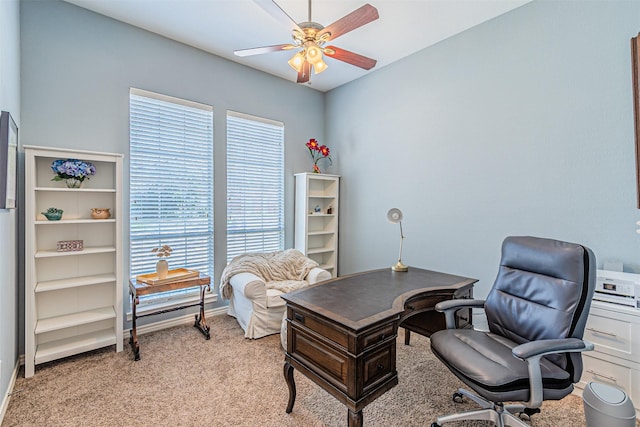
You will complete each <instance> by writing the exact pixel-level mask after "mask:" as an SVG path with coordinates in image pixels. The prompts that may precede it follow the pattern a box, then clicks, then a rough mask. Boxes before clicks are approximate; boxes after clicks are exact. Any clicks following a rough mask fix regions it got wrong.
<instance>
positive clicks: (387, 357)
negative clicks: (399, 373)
mask: <svg viewBox="0 0 640 427" xmlns="http://www.w3.org/2000/svg"><path fill="white" fill-rule="evenodd" d="M394 368H395V346H394V343H393V342H392V343H388V344H387V345H385V346H383V347H381V348H379V349H378V350H374V351H372V352H371V353H370V354H367V355H366V356H365V357H364V358H363V372H362V373H363V375H362V376H363V384H362V387H363V393H367V391H368V389H369V388H371V387H374V386H376V384H377V383H378V382H379V381H380V380H383V379H385V378H386V377H387V376H388V375H391V374H393V371H394V370H395V369H394Z"/></svg>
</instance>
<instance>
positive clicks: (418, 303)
mask: <svg viewBox="0 0 640 427" xmlns="http://www.w3.org/2000/svg"><path fill="white" fill-rule="evenodd" d="M475 282H477V280H476V279H470V278H466V277H461V276H454V275H451V274H445V273H439V272H436V271H430V270H423V269H419V268H410V269H409V271H408V272H395V271H391V269H388V268H387V269H381V270H374V271H368V272H364V273H358V274H353V275H349V276H342V277H339V278H337V279H332V280H329V281H326V282H323V283H321V284H319V285H316V286H312V287H309V288H305V289H301V290H299V291H294V292H291V293H288V294H285V295H283V296H282V298H283V299H284V300H285V301H286V303H287V320H286V321H287V351H286V354H285V363H284V376H285V381H286V383H287V386H288V388H289V402H288V405H287V409H286V411H287V413H290V412H291V411H292V410H293V405H294V403H295V398H296V386H295V381H294V378H293V372H294V369H297V370H298V371H300V372H301V373H303V374H304V375H306V376H307V377H309V378H310V379H311V380H312V381H313V382H315V383H316V384H318V385H319V386H320V387H322V388H323V389H325V390H326V391H327V392H329V393H330V394H331V395H333V396H334V397H335V398H337V399H338V400H339V401H340V402H342V403H343V404H344V405H345V406H347V408H348V425H349V427H360V426H362V422H363V417H362V409H363V408H364V407H365V406H366V405H368V404H369V403H371V402H372V401H374V400H375V399H376V398H378V397H379V396H381V395H382V394H384V393H385V392H386V391H387V390H389V389H391V388H392V387H394V386H395V385H396V384H398V372H397V371H396V338H397V336H398V327H399V326H400V327H405V324H406V327H407V329H408V330H411V331H414V332H416V333H419V334H422V335H426V336H429V335H431V333H432V332H435V330H438V329H442V328H444V320H443V319H440V317H442V316H443V315H442V314H441V313H436V312H435V311H434V307H435V305H436V304H437V303H438V302H440V301H444V300H448V299H452V298H470V297H471V296H472V289H473V284H474V283H475ZM433 319H437V323H432V320H433ZM467 319H470V315H469V314H467ZM424 322H427V323H429V324H424ZM407 332H408V331H407Z"/></svg>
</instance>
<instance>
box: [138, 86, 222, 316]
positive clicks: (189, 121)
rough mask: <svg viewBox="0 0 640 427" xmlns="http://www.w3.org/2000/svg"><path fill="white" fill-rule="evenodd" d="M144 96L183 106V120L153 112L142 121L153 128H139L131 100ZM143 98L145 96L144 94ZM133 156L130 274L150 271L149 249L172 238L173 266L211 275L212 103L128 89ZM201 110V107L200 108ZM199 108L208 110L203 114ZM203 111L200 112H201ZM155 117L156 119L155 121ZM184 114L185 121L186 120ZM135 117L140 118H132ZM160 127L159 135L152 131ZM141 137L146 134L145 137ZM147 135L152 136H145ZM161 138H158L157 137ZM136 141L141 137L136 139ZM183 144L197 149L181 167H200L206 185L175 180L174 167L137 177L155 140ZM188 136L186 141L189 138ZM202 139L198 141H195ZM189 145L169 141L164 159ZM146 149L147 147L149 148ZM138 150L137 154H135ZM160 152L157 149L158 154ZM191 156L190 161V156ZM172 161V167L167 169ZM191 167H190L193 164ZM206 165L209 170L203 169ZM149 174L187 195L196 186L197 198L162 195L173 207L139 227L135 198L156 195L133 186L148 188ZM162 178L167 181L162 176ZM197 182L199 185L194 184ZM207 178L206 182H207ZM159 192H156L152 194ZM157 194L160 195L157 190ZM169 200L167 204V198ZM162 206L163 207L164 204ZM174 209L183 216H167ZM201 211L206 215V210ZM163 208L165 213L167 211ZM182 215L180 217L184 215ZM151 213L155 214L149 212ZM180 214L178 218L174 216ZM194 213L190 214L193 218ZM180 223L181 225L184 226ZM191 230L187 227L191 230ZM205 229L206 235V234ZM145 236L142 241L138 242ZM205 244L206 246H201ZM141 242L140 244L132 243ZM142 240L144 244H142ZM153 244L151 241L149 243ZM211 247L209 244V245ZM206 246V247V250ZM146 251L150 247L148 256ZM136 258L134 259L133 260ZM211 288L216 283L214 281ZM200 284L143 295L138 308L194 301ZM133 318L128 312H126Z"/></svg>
mask: <svg viewBox="0 0 640 427" xmlns="http://www.w3.org/2000/svg"><path fill="white" fill-rule="evenodd" d="M143 98H147V99H148V100H149V102H151V103H153V102H154V101H153V100H155V101H160V102H159V103H158V107H157V108H158V109H159V110H163V112H168V113H177V111H178V110H183V111H182V113H180V114H183V116H184V118H181V116H174V117H176V122H175V123H176V124H180V123H181V124H180V125H179V126H172V125H171V123H173V122H170V124H168V125H167V123H168V122H167V121H157V120H156V119H154V118H153V117H150V118H149V122H148V123H146V122H145V123H144V125H152V126H155V127H154V128H150V129H148V130H147V129H141V130H140V132H137V133H136V132H135V131H134V127H136V126H137V127H138V128H139V127H140V126H139V124H138V123H139V121H136V119H135V118H134V117H133V107H132V105H133V103H134V102H140V101H135V100H136V99H138V100H140V99H143ZM143 101H144V100H143ZM130 108H132V110H130V113H129V117H130V159H129V190H130V196H129V198H130V223H129V224H130V228H129V239H130V241H129V243H130V244H129V255H130V258H129V271H130V275H131V276H136V275H138V274H143V273H149V272H152V271H154V265H155V262H156V259H155V258H154V256H153V254H152V253H151V249H152V248H153V247H157V246H159V245H161V244H169V245H171V246H173V247H174V252H173V253H172V256H171V257H170V258H169V259H168V261H169V268H178V267H185V268H195V269H197V270H199V271H200V272H202V273H205V274H207V275H209V276H210V277H212V278H213V265H214V261H213V256H214V254H213V249H214V243H213V108H212V107H211V106H209V105H204V104H200V103H196V102H193V101H187V100H184V99H180V98H174V97H171V96H166V95H162V94H158V93H154V92H149V91H145V90H141V89H135V88H131V89H130ZM150 108H152V109H153V108H155V107H154V106H150ZM200 110H201V111H200ZM200 112H202V113H204V114H200ZM136 113H137V114H143V112H142V111H141V110H136ZM198 116H200V117H198ZM154 120H155V121H156V123H153V122H154ZM181 120H182V121H183V122H184V123H182V122H181ZM198 121H199V122H200V123H199V124H203V123H206V125H204V127H203V128H202V129H199V130H197V131H196V130H195V129H196V128H195V127H193V125H194V122H198ZM134 122H136V123H135V124H134ZM185 124H186V125H189V126H192V127H189V128H186V127H184V125H185ZM185 129H189V130H190V132H191V133H189V131H185ZM154 133H157V135H153V134H154ZM143 138H144V139H145V140H143ZM146 138H149V139H146ZM156 138H157V139H156ZM136 141H137V142H136ZM176 141H179V142H180V143H182V144H184V146H185V147H188V146H195V147H196V149H197V150H199V151H198V152H194V153H192V154H191V155H185V156H184V158H183V159H184V160H185V162H184V163H183V165H187V166H183V169H182V171H185V170H186V171H187V173H189V172H191V173H196V172H197V174H198V177H199V179H202V180H205V181H206V182H205V183H204V184H205V185H202V183H201V182H199V181H197V180H196V181H194V180H193V178H191V180H190V181H189V180H188V179H185V184H184V186H181V185H180V184H178V185H176V182H175V181H176V180H179V179H180V177H179V176H176V175H175V169H174V170H173V173H174V175H168V176H170V178H169V179H167V178H165V176H164V175H161V176H159V177H158V176H157V175H156V177H154V175H153V174H154V172H157V170H156V171H150V174H151V175H149V176H147V177H146V178H145V177H141V178H136V176H135V173H132V171H133V170H134V169H135V168H139V170H143V169H144V167H145V165H147V164H151V162H153V161H155V160H151V158H153V157H154V155H153V154H150V153H151V148H150V147H151V146H152V145H154V144H155V146H156V147H161V146H162V144H165V143H170V142H176ZM187 141H188V142H187ZM147 142H148V145H147V147H145V148H143V149H141V150H139V149H138V148H139V147H138V148H136V147H134V144H136V143H139V144H140V145H143V144H145V143H147ZM194 144H198V145H194ZM185 147H182V148H181V149H180V150H178V152H177V153H176V150H173V152H171V149H170V148H169V146H168V145H167V149H166V150H165V151H164V152H163V153H162V154H164V155H165V157H164V158H165V163H164V164H163V165H168V166H169V167H170V165H171V163H170V162H166V158H167V156H173V158H175V156H179V155H182V154H185V153H187V151H185ZM145 150H146V151H145ZM134 152H135V154H134ZM156 156H158V155H156ZM145 157H147V159H148V160H147V161H146V162H145ZM189 160H190V162H186V161H189ZM191 164H193V165H195V166H202V165H207V166H209V167H208V168H207V167H200V168H198V169H197V171H196V170H193V169H194V168H193V166H189V165H191ZM169 167H168V169H169ZM190 168H191V169H192V170H191V171H190V170H189V169H190ZM204 169H208V170H204ZM145 179H147V180H151V181H150V182H151V183H152V182H155V180H158V181H160V182H163V183H164V185H165V186H166V188H170V187H172V188H174V189H175V190H176V194H180V195H183V194H185V193H186V191H187V190H188V189H191V190H194V192H193V200H194V205H190V206H189V208H186V209H185V208H183V207H184V206H185V205H186V204H185V201H184V200H182V199H180V197H177V198H174V199H171V198H167V199H162V198H160V199H159V200H160V202H164V203H175V204H176V206H175V209H173V210H172V207H171V205H169V209H167V210H166V211H164V213H160V214H159V217H158V218H156V219H157V221H158V222H156V223H153V222H151V226H147V225H145V226H144V227H146V229H143V228H140V229H138V231H134V229H135V228H136V225H135V223H136V221H138V220H139V219H137V218H136V215H137V214H138V213H139V212H140V211H139V210H137V209H135V208H132V206H134V205H135V204H136V198H138V199H140V201H141V203H144V204H147V205H148V204H149V203H153V201H152V199H146V198H147V197H151V196H147V195H146V191H147V190H145V191H140V192H137V191H135V189H134V187H133V185H137V184H139V185H141V186H142V187H145V188H150V185H151V184H150V183H145V182H142V181H143V180H145ZM163 180H164V181H163ZM194 182H195V185H194ZM207 182H208V188H206V187H207ZM154 197H155V196H154ZM158 197H162V195H161V196H158ZM165 206H166V204H165ZM161 212H162V210H161ZM167 212H168V213H171V212H184V214H185V215H187V216H184V217H183V216H180V217H178V218H171V217H169V216H166V213H167ZM203 212H205V213H204V215H203ZM163 214H164V216H163ZM181 218H182V219H183V220H184V221H182V222H181V221H180V219H181ZM151 219H153V218H151ZM176 219H177V220H176ZM189 219H190V220H189ZM189 223H191V224H192V225H193V227H194V228H193V229H192V230H186V231H185V227H189ZM156 225H157V228H158V231H157V234H155V235H154V234H153V230H152V228H153V227H155V226H156ZM172 227H173V228H175V231H173V230H171V231H169V230H170V229H171V228H172ZM181 229H182V230H181ZM187 231H188V232H187ZM207 233H208V236H210V237H207ZM195 236H199V237H198V239H199V241H198V245H196V246H197V248H198V250H199V252H197V253H196V252H194V250H193V249H192V250H191V252H189V248H190V247H192V246H193V245H192V244H191V245H190V244H188V243H187V242H188V241H191V242H192V240H189V239H190V238H195ZM140 242H144V243H140ZM202 245H205V246H202ZM134 246H137V248H134ZM142 246H144V249H142ZM146 246H149V247H146ZM207 247H208V249H206V248H207ZM203 248H204V249H205V250H204V251H203ZM146 252H148V259H147V258H146V257H147V254H146ZM134 264H135V265H134ZM211 288H213V286H211ZM199 289H200V288H199V287H195V288H189V289H184V290H179V291H174V292H168V293H162V294H154V295H148V296H143V297H140V298H139V301H140V303H139V305H138V309H137V311H138V313H139V314H144V313H145V312H149V311H155V310H161V309H170V308H173V307H177V306H179V305H184V304H189V303H192V302H195V301H199V299H200V293H199ZM216 299H217V297H216V295H215V294H214V293H213V292H211V291H210V292H208V293H207V296H206V297H205V302H210V301H215V300H216ZM128 317H129V318H130V316H128Z"/></svg>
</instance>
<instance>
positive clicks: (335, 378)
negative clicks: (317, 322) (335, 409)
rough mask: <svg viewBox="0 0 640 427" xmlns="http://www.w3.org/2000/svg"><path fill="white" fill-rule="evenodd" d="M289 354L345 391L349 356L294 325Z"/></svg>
mask: <svg viewBox="0 0 640 427" xmlns="http://www.w3.org/2000/svg"><path fill="white" fill-rule="evenodd" d="M291 332H292V334H291V338H292V340H291V345H290V347H289V348H290V349H289V354H290V355H291V356H293V357H294V358H295V359H298V360H299V361H301V362H303V364H304V365H305V366H306V367H307V368H309V369H311V370H312V371H313V372H315V373H316V374H318V375H319V376H321V377H322V378H324V379H325V380H327V381H329V382H330V383H331V384H333V385H334V386H335V387H337V388H338V389H340V390H342V391H343V392H346V390H347V378H348V368H349V358H348V356H347V354H346V353H342V352H340V351H338V350H336V349H335V348H333V347H331V346H329V345H327V344H325V343H324V342H323V341H322V340H321V339H319V338H318V337H316V336H313V335H312V334H308V333H306V332H305V331H303V330H300V329H299V328H298V327H296V326H294V327H293V329H292V330H291Z"/></svg>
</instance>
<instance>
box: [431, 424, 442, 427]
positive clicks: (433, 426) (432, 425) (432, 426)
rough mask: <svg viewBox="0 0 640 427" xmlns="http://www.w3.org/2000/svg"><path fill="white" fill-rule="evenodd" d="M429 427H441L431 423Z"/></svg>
mask: <svg viewBox="0 0 640 427" xmlns="http://www.w3.org/2000/svg"><path fill="white" fill-rule="evenodd" d="M431 427H441V426H440V424H438V423H431Z"/></svg>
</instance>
